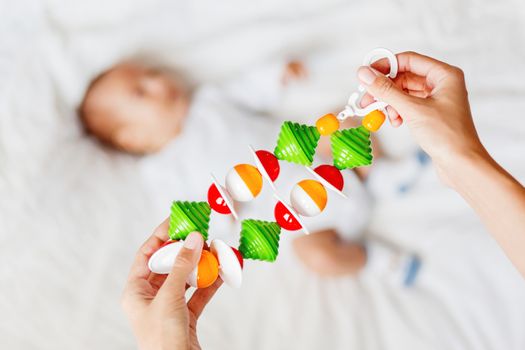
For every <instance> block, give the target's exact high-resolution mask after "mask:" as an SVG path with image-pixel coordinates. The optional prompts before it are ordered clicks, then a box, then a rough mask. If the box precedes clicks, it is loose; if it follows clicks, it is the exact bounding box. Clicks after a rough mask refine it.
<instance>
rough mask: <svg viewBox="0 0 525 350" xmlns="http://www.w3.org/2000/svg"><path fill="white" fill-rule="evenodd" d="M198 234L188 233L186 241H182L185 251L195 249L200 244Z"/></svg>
mask: <svg viewBox="0 0 525 350" xmlns="http://www.w3.org/2000/svg"><path fill="white" fill-rule="evenodd" d="M200 235H201V234H200V233H198V232H192V233H190V234H189V235H188V236H187V237H186V239H185V240H184V248H187V249H192V250H193V249H195V248H197V246H198V245H199V244H200V242H201V237H200Z"/></svg>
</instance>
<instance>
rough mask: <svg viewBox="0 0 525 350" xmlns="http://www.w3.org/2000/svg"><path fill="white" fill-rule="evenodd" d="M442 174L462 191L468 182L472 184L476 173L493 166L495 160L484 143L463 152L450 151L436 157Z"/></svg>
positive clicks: (452, 185)
mask: <svg viewBox="0 0 525 350" xmlns="http://www.w3.org/2000/svg"><path fill="white" fill-rule="evenodd" d="M434 163H435V165H436V167H437V168H438V171H439V173H440V176H441V177H442V179H443V180H444V182H445V183H446V185H448V186H449V187H451V188H452V189H453V190H455V191H457V192H461V190H462V188H463V187H464V186H465V185H466V184H471V183H472V181H473V180H474V179H473V177H475V175H476V173H477V172H478V171H481V169H483V168H487V167H491V166H492V164H493V163H494V161H493V160H492V158H491V156H490V155H489V154H488V152H487V151H486V150H485V148H484V147H483V145H481V144H479V146H477V147H472V148H469V149H468V150H464V151H463V152H450V153H449V154H447V155H444V156H443V157H440V158H439V159H434Z"/></svg>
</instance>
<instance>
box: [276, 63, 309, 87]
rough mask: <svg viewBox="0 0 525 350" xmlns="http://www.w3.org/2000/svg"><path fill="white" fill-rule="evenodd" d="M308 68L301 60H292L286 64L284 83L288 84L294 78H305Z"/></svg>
mask: <svg viewBox="0 0 525 350" xmlns="http://www.w3.org/2000/svg"><path fill="white" fill-rule="evenodd" d="M307 76H308V70H307V69H306V67H305V66H304V63H303V62H301V61H290V62H288V63H287V64H286V67H285V69H284V74H283V78H282V82H283V85H288V83H290V81H292V80H300V79H305V78H306V77H307Z"/></svg>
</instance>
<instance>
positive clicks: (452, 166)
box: [357, 52, 525, 277]
mask: <svg viewBox="0 0 525 350" xmlns="http://www.w3.org/2000/svg"><path fill="white" fill-rule="evenodd" d="M397 61H398V63H399V72H400V74H399V75H398V76H397V77H396V78H395V79H394V80H390V79H388V78H386V77H385V76H384V75H383V74H382V73H387V72H388V70H389V66H388V61H387V60H380V61H378V62H376V63H374V64H373V65H372V66H373V67H374V69H370V68H368V67H361V68H359V71H358V73H357V75H358V77H359V80H360V81H361V82H362V83H363V84H364V85H365V87H366V89H367V91H368V93H369V94H370V95H367V96H364V97H363V100H362V102H363V104H364V105H367V104H368V103H370V102H372V101H373V98H372V96H374V97H376V98H378V99H380V100H382V101H384V102H386V103H388V104H389V105H390V106H389V107H387V108H388V112H389V113H388V114H389V115H390V120H391V123H392V125H393V126H399V125H401V123H402V122H403V120H404V121H406V123H407V124H408V127H409V128H410V131H411V132H412V134H413V135H414V138H415V140H416V142H418V143H419V145H420V146H421V147H422V148H423V150H425V152H427V153H428V154H429V155H430V156H431V157H432V160H433V161H434V165H435V166H436V167H437V169H438V172H439V174H440V176H441V178H442V179H443V180H444V181H445V182H446V183H447V184H448V185H450V186H451V187H452V188H454V189H455V190H456V191H457V192H458V193H459V194H461V196H463V198H464V199H465V200H466V201H467V202H468V203H469V204H470V206H471V207H472V208H473V209H474V210H475V211H476V212H477V213H478V215H479V217H480V218H481V220H482V221H483V222H484V223H485V225H486V226H487V228H488V229H489V231H490V232H491V233H492V235H493V237H494V238H495V239H496V240H497V241H498V243H499V244H500V246H501V247H502V248H503V250H504V251H505V253H506V254H507V256H508V257H509V258H510V259H511V261H512V262H513V263H514V265H515V266H516V267H517V268H518V270H519V271H520V272H521V274H522V275H523V277H525V253H524V252H525V187H523V186H522V185H521V184H520V183H519V181H517V180H516V179H514V178H513V177H512V176H511V175H510V174H509V173H507V172H506V171H505V169H503V168H502V167H501V166H499V165H498V163H496V161H495V160H494V159H492V157H491V156H490V155H489V153H488V152H487V151H486V150H485V148H484V147H483V146H482V145H481V142H480V140H479V138H478V135H477V133H476V129H475V127H474V123H473V121H472V116H471V113H470V106H469V102H468V97H467V89H466V87H465V79H464V77H463V72H462V71H461V70H460V69H459V68H456V67H453V66H451V65H448V64H446V63H443V62H440V61H438V60H435V59H433V58H430V57H426V56H423V55H420V54H417V53H414V52H404V53H400V54H398V55H397Z"/></svg>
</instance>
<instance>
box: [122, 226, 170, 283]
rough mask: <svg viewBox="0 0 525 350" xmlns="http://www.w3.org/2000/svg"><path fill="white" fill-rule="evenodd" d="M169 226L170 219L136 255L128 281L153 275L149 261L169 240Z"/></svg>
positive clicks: (158, 228) (154, 232)
mask: <svg viewBox="0 0 525 350" xmlns="http://www.w3.org/2000/svg"><path fill="white" fill-rule="evenodd" d="M168 226H169V218H168V219H166V220H164V222H162V224H160V225H159V226H158V227H157V228H156V229H155V231H153V234H152V235H151V236H150V237H149V238H148V239H147V240H146V242H144V243H143V244H142V246H141V247H140V249H139V250H138V252H137V254H136V255H135V260H134V261H133V265H131V269H130V271H129V276H128V280H129V281H131V280H134V279H147V278H148V277H149V275H150V273H151V271H150V270H149V268H148V259H149V258H150V257H151V255H152V254H153V253H154V252H155V251H156V250H157V249H159V247H160V246H161V245H162V244H164V242H165V241H167V240H168Z"/></svg>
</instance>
